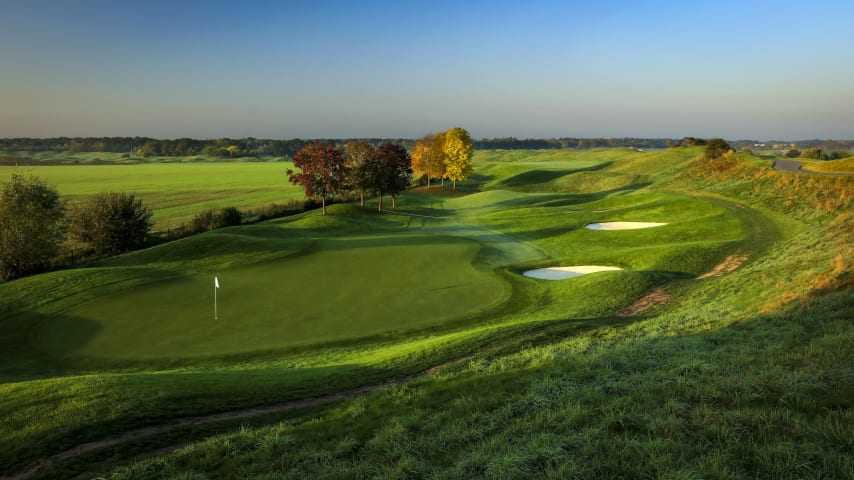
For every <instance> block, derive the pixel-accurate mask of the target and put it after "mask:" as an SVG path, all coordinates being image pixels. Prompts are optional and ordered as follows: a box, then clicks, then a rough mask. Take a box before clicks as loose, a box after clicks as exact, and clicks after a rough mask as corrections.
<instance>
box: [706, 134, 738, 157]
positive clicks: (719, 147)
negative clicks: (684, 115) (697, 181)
mask: <svg viewBox="0 0 854 480" xmlns="http://www.w3.org/2000/svg"><path fill="white" fill-rule="evenodd" d="M732 149H733V148H732V147H731V146H730V145H729V144H728V143H727V142H726V141H725V140H724V139H722V138H713V139H711V140H709V141H708V142H707V143H706V150H705V151H704V153H703V156H704V157H705V158H706V160H713V159H715V158H720V157H722V156H724V155H725V154H727V153H728V152H730V151H732Z"/></svg>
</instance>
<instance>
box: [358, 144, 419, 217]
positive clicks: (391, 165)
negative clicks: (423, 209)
mask: <svg viewBox="0 0 854 480" xmlns="http://www.w3.org/2000/svg"><path fill="white" fill-rule="evenodd" d="M365 171H366V174H365V175H366V178H368V179H369V181H370V185H371V190H373V192H374V193H376V194H377V196H378V197H379V202H378V203H377V209H378V210H379V211H381V212H382V211H383V196H385V195H386V194H390V195H391V202H392V208H394V207H396V206H397V195H398V194H399V193H400V192H401V191H403V190H404V189H405V188H406V187H408V186H409V184H410V183H411V182H412V158H411V157H410V156H409V152H407V151H406V149H405V148H403V147H402V146H400V145H395V144H393V143H384V144H382V145H380V146H379V147H377V150H376V152H375V153H374V155H373V156H372V157H371V159H370V161H369V162H368V163H367V165H366V166H365Z"/></svg>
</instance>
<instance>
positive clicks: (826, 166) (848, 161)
mask: <svg viewBox="0 0 854 480" xmlns="http://www.w3.org/2000/svg"><path fill="white" fill-rule="evenodd" d="M803 165H804V169H805V170H811V171H813V172H824V173H850V174H854V157H849V158H842V159H839V160H831V161H827V162H804V164H803Z"/></svg>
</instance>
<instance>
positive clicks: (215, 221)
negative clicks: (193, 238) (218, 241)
mask: <svg viewBox="0 0 854 480" xmlns="http://www.w3.org/2000/svg"><path fill="white" fill-rule="evenodd" d="M242 220H243V215H242V214H241V213H240V210H238V209H236V208H234V207H227V208H223V209H221V210H218V211H217V210H206V211H204V212H201V213H199V214H198V215H196V216H195V217H193V220H192V221H191V222H190V231H192V232H194V233H198V232H204V231H205V230H215V229H217V228H224V227H231V226H234V225H240V224H241V222H242Z"/></svg>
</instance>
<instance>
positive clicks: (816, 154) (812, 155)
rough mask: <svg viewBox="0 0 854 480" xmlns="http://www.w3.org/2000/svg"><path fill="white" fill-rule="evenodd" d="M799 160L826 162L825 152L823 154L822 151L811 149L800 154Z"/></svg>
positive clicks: (815, 148)
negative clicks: (807, 159)
mask: <svg viewBox="0 0 854 480" xmlns="http://www.w3.org/2000/svg"><path fill="white" fill-rule="evenodd" d="M801 158H809V159H812V160H827V159H828V156H827V152H825V151H824V150H823V149H821V148H817V147H813V148H808V149H806V150H804V151H803V152H801Z"/></svg>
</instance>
